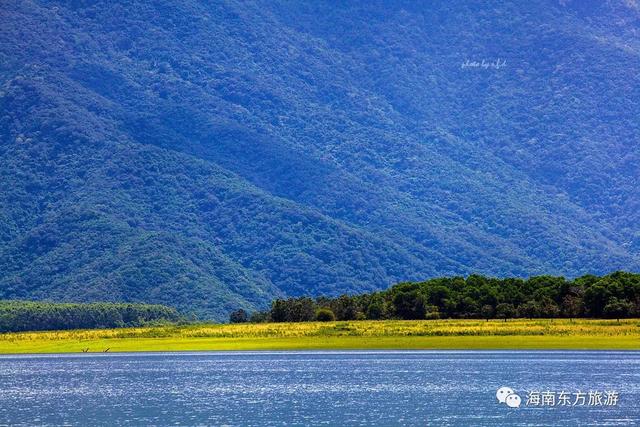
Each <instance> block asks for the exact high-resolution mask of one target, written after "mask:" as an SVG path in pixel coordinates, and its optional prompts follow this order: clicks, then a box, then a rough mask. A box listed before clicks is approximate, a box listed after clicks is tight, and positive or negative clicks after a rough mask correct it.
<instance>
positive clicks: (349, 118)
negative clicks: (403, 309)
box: [0, 1, 640, 318]
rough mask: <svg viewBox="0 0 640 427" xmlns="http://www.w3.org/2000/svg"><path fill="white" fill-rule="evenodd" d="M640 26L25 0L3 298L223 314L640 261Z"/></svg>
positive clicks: (630, 15)
mask: <svg viewBox="0 0 640 427" xmlns="http://www.w3.org/2000/svg"><path fill="white" fill-rule="evenodd" d="M639 17H640V14H639V12H638V8H637V6H636V5H635V3H634V2H609V3H606V4H604V5H603V4H602V3H601V2H595V1H594V2H561V3H558V2H552V1H547V2H540V3H539V4H535V5H528V6H527V7H526V8H524V7H522V6H521V5H519V4H518V3H513V4H504V2H495V3H487V4H486V5H484V6H482V7H480V6H477V5H473V4H472V3H468V2H454V3H452V2H434V3H433V4H430V5H417V4H415V3H414V2H381V3H376V2H371V3H367V5H366V6H365V5H362V4H359V3H355V2H354V3H345V4H343V5H340V7H337V6H336V5H335V4H334V3H333V2H313V3H306V4H304V3H299V2H295V3H293V2H249V3H246V2H242V3H239V2H233V1H228V2H223V3H216V4H214V5H212V4H208V3H204V2H202V3H201V2H196V1H187V2H180V3H178V4H174V3H172V2H163V1H159V2H149V3H136V4H129V3H127V2H83V1H71V2H35V1H34V2H31V1H26V2H7V3H6V5H5V6H4V7H3V10H2V11H0V19H1V20H2V24H3V25H2V26H1V28H0V36H1V37H0V43H1V45H0V55H1V56H0V59H1V60H2V61H1V64H2V65H1V66H0V79H1V80H0V83H1V84H2V86H1V89H0V138H1V139H0V155H1V159H2V160H1V162H0V179H1V180H2V181H1V182H2V184H3V185H2V187H1V188H0V201H1V202H2V204H1V205H0V296H1V297H4V298H12V297H21V298H30V297H34V298H53V299H57V300H69V299H70V300H81V301H86V300H94V299H110V300H125V301H148V302H161V303H169V304H173V305H175V306H177V307H179V308H180V309H182V310H183V311H193V312H194V313H195V314H196V315H198V316H202V317H207V316H208V317H215V318H222V317H223V316H225V314H226V313H227V312H228V311H229V310H230V309H231V308H234V307H236V306H242V307H245V308H247V309H253V308H256V307H264V304H266V303H267V302H268V301H269V300H270V299H271V298H273V297H274V296H279V295H301V294H307V293H310V294H318V293H327V294H338V293H341V292H357V291H358V292H361V291H368V290H372V289H377V288H381V287H385V286H387V285H389V284H391V283H393V282H396V281H401V280H420V279H424V278H426V277H431V276H436V275H454V274H469V273H472V272H478V273H484V274H489V275H499V276H500V275H530V274H538V273H549V274H565V275H569V276H575V275H580V274H584V273H598V274H601V273H606V272H608V271H610V270H614V269H622V268H624V269H627V270H629V269H631V270H633V269H637V268H638V266H640V257H639V251H640V230H638V227H637V220H638V219H640V218H638V216H637V215H638V214H637V212H638V210H637V207H638V204H639V201H640V199H639V197H638V191H637V189H636V184H637V181H638V178H640V172H639V171H638V166H637V165H638V164H640V162H638V160H640V158H639V154H640V153H639V148H638V144H637V141H638V136H639V134H640V132H639V129H638V122H637V120H634V119H635V118H637V117H639V113H640V108H639V106H638V101H637V100H638V99H640V96H638V95H640V93H638V91H639V90H640V84H638V83H640V82H639V81H638V80H639V79H640V77H639V76H638V72H637V70H638V68H637V64H638V56H639V52H640V49H639V46H640V44H639V40H638V36H637V35H636V30H635V28H637V23H638V20H639ZM496 59H502V60H504V61H506V65H505V66H504V67H503V68H500V69H473V68H464V67H462V66H461V64H463V63H464V62H465V61H467V60H471V61H474V60H480V61H481V60H496Z"/></svg>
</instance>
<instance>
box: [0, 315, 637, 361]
mask: <svg viewBox="0 0 640 427" xmlns="http://www.w3.org/2000/svg"><path fill="white" fill-rule="evenodd" d="M105 350H106V351H107V352H111V353H131V352H204V351H212V352H213V351H305V350H313V351H331V350H338V351H340V350H342V351H349V350H353V351H356V350H372V351H375V350H380V351H384V350H398V351H400V350H452V351H457V350H460V351H462V350H585V351H589V350H609V351H619V350H640V319H624V320H620V321H616V320H602V319H574V320H569V319H535V320H523V319H513V320H510V321H508V322H503V321H501V320H491V321H489V322H486V321H484V320H415V321H409V320H404V321H403V320H386V321H346V322H309V323H259V324H252V323H243V324H196V325H171V326H154V327H144V328H124V329H92V330H65V331H46V332H18V333H4V334H0V354H6V355H10V354H14V355H19V354H34V355H35V354H62V353H69V354H72V353H79V354H83V353H85V352H86V353H91V354H96V353H103V352H105Z"/></svg>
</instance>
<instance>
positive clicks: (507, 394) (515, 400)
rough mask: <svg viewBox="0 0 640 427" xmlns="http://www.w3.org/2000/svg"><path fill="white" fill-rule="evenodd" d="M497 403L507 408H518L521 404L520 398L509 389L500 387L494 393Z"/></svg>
mask: <svg viewBox="0 0 640 427" xmlns="http://www.w3.org/2000/svg"><path fill="white" fill-rule="evenodd" d="M496 399H498V402H500V403H504V404H506V405H507V406H508V407H509V408H519V407H520V404H521V403H522V399H520V396H518V395H517V394H516V392H515V391H513V389H512V388H511V387H500V388H499V389H498V391H496Z"/></svg>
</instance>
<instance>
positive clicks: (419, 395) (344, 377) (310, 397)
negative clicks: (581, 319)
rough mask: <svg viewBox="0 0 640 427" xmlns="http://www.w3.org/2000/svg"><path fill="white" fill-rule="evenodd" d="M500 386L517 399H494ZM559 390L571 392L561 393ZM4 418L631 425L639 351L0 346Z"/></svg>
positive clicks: (639, 385) (639, 412)
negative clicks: (9, 350) (115, 350)
mask: <svg viewBox="0 0 640 427" xmlns="http://www.w3.org/2000/svg"><path fill="white" fill-rule="evenodd" d="M501 386H508V387H511V388H512V389H513V391H514V393H516V394H518V395H519V396H520V397H521V399H522V403H521V406H520V407H518V408H510V407H508V406H507V405H506V404H504V403H499V402H498V400H497V399H496V390H497V389H498V388H499V387H501ZM589 391H592V392H593V393H594V396H595V397H597V393H598V392H603V393H604V392H605V391H608V392H609V396H610V398H613V397H614V396H616V397H617V400H615V402H614V401H613V400H612V401H609V404H608V405H606V403H607V402H606V400H605V398H604V396H602V400H594V402H592V403H593V404H589V402H588V401H587V400H588V397H587V399H585V402H582V401H581V400H580V399H579V394H575V393H585V394H587V393H588V392H589ZM537 392H540V393H543V392H546V393H547V396H550V394H549V393H551V394H554V398H555V399H556V402H555V404H554V406H551V405H550V402H549V401H547V404H548V405H546V406H541V405H537V406H534V405H533V404H532V403H533V402H535V401H534V400H533V399H532V402H529V403H530V404H529V405H527V403H528V402H527V399H528V398H527V396H528V394H530V393H533V395H535V394H536V393H537ZM561 392H566V393H565V396H567V395H568V396H569V397H570V398H571V402H569V403H570V404H567V401H566V398H565V400H564V405H559V404H558V403H559V402H558V400H557V398H559V397H560V393H561ZM574 398H575V399H576V400H577V401H578V403H577V404H576V405H573V403H575V402H574V401H573V400H574ZM599 403H601V404H599ZM5 424H8V425H29V426H33V425H238V426H250V425H261V426H262V425H384V426H391V425H460V426H470V425H474V426H475V425H478V426H484V425H510V426H520V425H522V426H525V425H526V426H529V425H549V426H558V425H607V426H613V425H629V426H632V425H640V352H586V351H584V352H580V351H578V352H564V351H536V352H531V351H526V352H523V351H491V352H482V351H415V352H414V351H407V352H394V351H381V352H369V351H358V352H356V351H353V352H236V353H152V354H150V353H145V354H96V355H91V354H82V355H51V356H2V357H0V425H5Z"/></svg>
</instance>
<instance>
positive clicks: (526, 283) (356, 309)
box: [229, 271, 640, 323]
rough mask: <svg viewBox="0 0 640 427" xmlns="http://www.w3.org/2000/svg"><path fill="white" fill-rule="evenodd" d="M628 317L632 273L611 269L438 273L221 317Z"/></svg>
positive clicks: (634, 289)
mask: <svg viewBox="0 0 640 427" xmlns="http://www.w3.org/2000/svg"><path fill="white" fill-rule="evenodd" d="M630 317H640V274H635V273H629V272H622V271H619V272H615V273H612V274H608V275H605V276H595V275H585V276H582V277H578V278H576V279H572V280H569V279H566V278H564V277H556V276H535V277H530V278H528V279H520V278H502V279H501V278H491V277H485V276H481V275H471V276H469V277H467V278H464V277H442V278H435V279H431V280H427V281H424V282H413V283H400V284H397V285H395V286H392V287H391V288H389V289H387V290H384V291H381V292H373V293H366V294H360V295H352V296H350V295H342V296H339V297H335V298H329V297H318V298H309V297H297V298H288V299H277V300H275V301H273V303H272V304H271V307H270V309H269V310H266V311H258V312H254V313H248V312H247V311H245V310H243V309H238V310H235V311H233V312H232V313H230V316H229V321H230V322H231V323H242V322H254V323H260V322H309V321H332V320H384V319H403V320H420V319H487V320H488V319H503V320H507V319H510V318H529V319H535V318H614V319H621V318H630Z"/></svg>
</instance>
